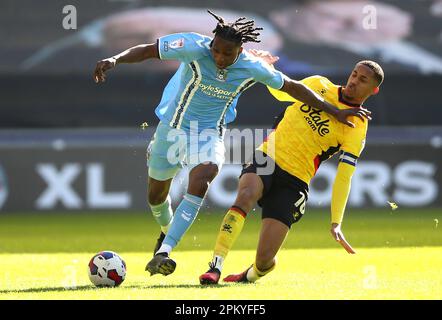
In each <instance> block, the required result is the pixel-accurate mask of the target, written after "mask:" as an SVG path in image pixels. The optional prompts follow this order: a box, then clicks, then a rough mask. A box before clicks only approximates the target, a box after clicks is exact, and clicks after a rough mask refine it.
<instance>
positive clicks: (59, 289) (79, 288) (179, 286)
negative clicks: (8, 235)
mask: <svg viewBox="0 0 442 320" xmlns="http://www.w3.org/2000/svg"><path fill="white" fill-rule="evenodd" d="M228 286H229V285H228V284H217V285H205V286H202V285H199V284H176V285H173V284H169V285H160V284H155V285H130V286H124V285H123V286H121V287H116V288H108V287H94V286H93V285H86V286H77V287H72V288H65V287H42V288H27V289H16V290H15V289H11V290H0V294H8V293H44V292H70V291H85V290H109V289H112V290H118V289H206V288H223V287H228Z"/></svg>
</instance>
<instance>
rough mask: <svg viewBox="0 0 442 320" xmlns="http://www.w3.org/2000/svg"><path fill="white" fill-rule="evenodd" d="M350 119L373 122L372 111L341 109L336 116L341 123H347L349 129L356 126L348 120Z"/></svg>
mask: <svg viewBox="0 0 442 320" xmlns="http://www.w3.org/2000/svg"><path fill="white" fill-rule="evenodd" d="M348 117H358V118H360V119H361V120H362V121H365V119H368V120H371V111H368V110H367V109H364V108H351V109H341V110H339V111H338V113H337V114H336V119H338V121H339V122H342V123H345V124H346V125H348V126H349V127H352V128H354V127H355V124H354V123H353V122H351V121H350V120H348V119H347V118H348Z"/></svg>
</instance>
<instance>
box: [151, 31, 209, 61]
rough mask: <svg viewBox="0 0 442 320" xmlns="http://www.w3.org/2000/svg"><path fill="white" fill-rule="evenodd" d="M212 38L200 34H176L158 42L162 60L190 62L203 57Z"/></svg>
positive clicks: (162, 38)
mask: <svg viewBox="0 0 442 320" xmlns="http://www.w3.org/2000/svg"><path fill="white" fill-rule="evenodd" d="M210 41H211V38H209V37H206V36H203V35H201V34H198V33H193V32H192V33H174V34H170V35H167V36H164V37H161V38H159V39H158V40H157V45H158V54H159V56H160V59H161V60H178V61H181V62H185V63H187V62H190V61H193V60H196V59H198V58H199V57H201V56H203V55H204V54H205V52H206V51H207V50H208V49H209V44H210Z"/></svg>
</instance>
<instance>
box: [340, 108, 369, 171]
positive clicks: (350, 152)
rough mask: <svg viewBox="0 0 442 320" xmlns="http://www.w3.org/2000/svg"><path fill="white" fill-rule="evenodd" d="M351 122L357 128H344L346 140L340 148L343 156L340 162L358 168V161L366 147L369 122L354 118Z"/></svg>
mask: <svg viewBox="0 0 442 320" xmlns="http://www.w3.org/2000/svg"><path fill="white" fill-rule="evenodd" d="M349 120H350V121H352V122H353V123H355V125H356V127H355V128H351V127H348V126H345V127H344V134H343V137H344V140H343V142H342V144H341V148H340V149H341V155H340V156H339V162H343V163H347V164H349V165H352V166H356V163H357V160H358V158H359V157H360V155H361V153H362V151H363V150H364V147H365V139H366V136H367V126H368V123H367V122H368V120H365V121H362V120H361V119H359V118H357V117H353V118H352V119H349Z"/></svg>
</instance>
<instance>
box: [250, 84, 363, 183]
mask: <svg viewBox="0 0 442 320" xmlns="http://www.w3.org/2000/svg"><path fill="white" fill-rule="evenodd" d="M301 82H302V83H303V84H304V85H306V86H307V87H309V88H310V89H311V90H312V91H314V92H315V93H316V94H318V95H320V96H322V97H323V98H324V99H325V100H326V101H327V102H329V103H330V104H332V105H334V106H336V107H338V108H339V109H347V108H359V107H361V106H360V105H355V104H348V103H345V102H344V101H343V99H342V95H341V91H342V87H341V86H338V85H335V84H333V83H332V82H331V81H330V80H328V79H327V78H325V77H322V76H312V77H308V78H305V79H303V80H301ZM268 89H269V90H270V93H271V94H272V95H273V96H275V98H276V99H278V100H280V101H291V102H293V104H292V105H291V106H289V107H288V108H287V109H286V111H285V114H284V117H283V118H282V120H281V121H280V122H279V124H278V125H277V126H276V128H275V129H274V131H273V132H272V133H270V135H269V136H268V137H267V139H266V141H264V142H263V143H262V144H261V145H260V146H259V147H258V150H261V151H263V152H264V153H266V154H267V155H268V156H270V157H271V158H272V159H273V160H274V161H275V162H276V164H277V165H278V166H279V167H280V168H281V169H283V170H284V171H286V172H288V173H290V174H291V175H293V176H295V177H297V178H299V179H301V180H302V181H304V182H305V183H307V184H309V183H310V180H311V179H312V178H313V176H314V175H315V173H316V171H317V170H318V168H319V166H320V164H321V163H322V162H323V161H325V160H327V159H329V158H330V157H331V156H333V155H334V154H335V153H337V152H338V151H342V153H341V156H340V161H341V162H344V163H347V164H350V165H352V166H355V165H356V162H357V159H358V157H359V156H360V154H361V152H362V150H363V149H364V145H365V139H366V134H367V127H368V120H365V121H362V120H361V119H360V118H358V117H351V119H349V120H350V121H351V122H353V123H354V124H355V128H351V127H349V126H347V125H346V124H343V123H341V122H338V121H337V120H336V119H335V118H334V117H333V116H332V115H329V114H328V113H326V112H325V111H322V110H319V109H314V108H312V107H310V106H308V105H306V104H305V103H302V102H300V101H298V100H296V99H294V98H293V97H291V96H290V95H288V94H287V93H285V92H282V91H279V90H275V89H272V88H268Z"/></svg>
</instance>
